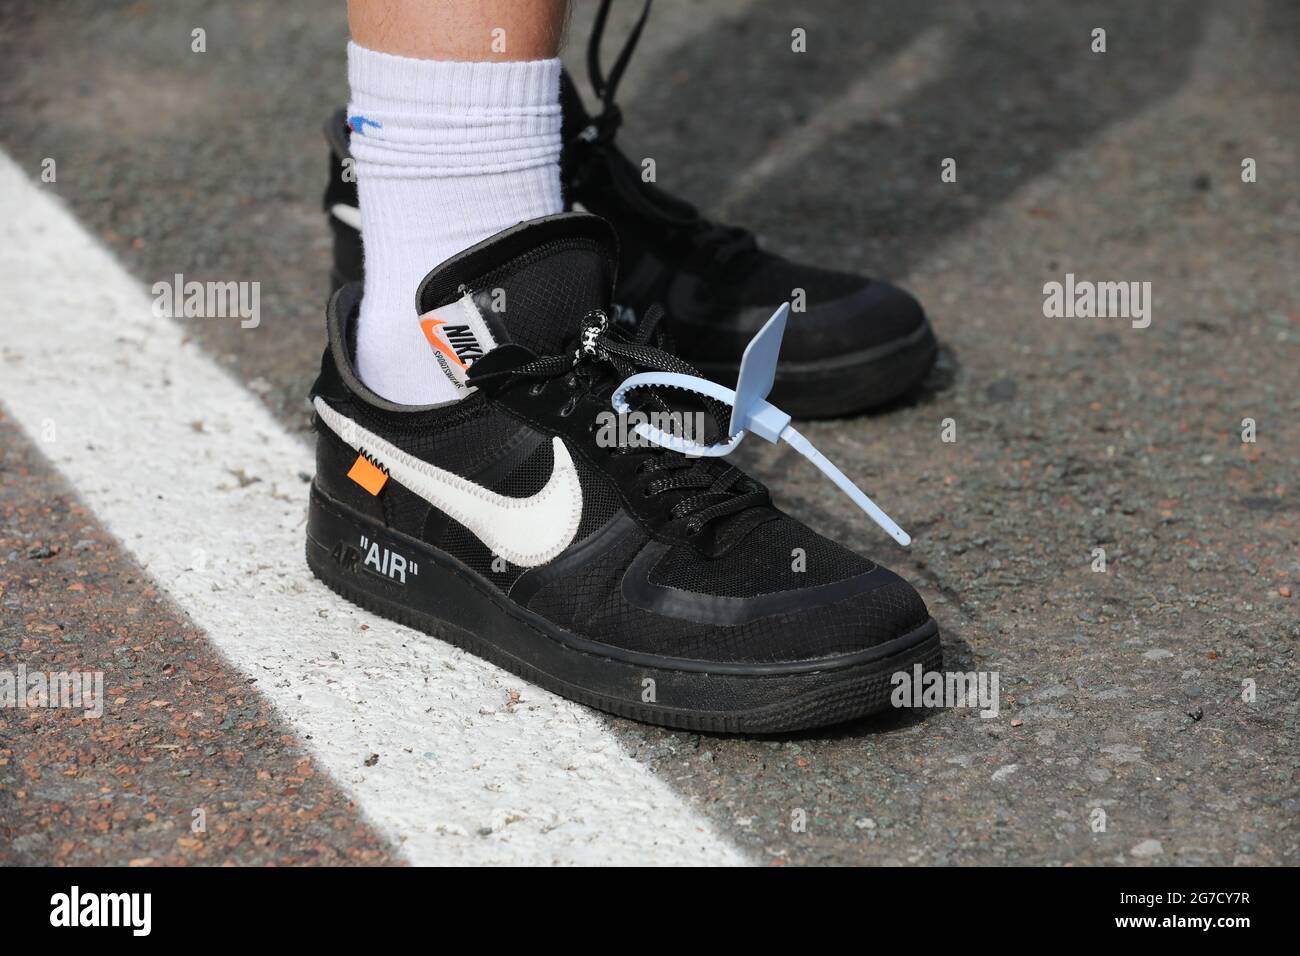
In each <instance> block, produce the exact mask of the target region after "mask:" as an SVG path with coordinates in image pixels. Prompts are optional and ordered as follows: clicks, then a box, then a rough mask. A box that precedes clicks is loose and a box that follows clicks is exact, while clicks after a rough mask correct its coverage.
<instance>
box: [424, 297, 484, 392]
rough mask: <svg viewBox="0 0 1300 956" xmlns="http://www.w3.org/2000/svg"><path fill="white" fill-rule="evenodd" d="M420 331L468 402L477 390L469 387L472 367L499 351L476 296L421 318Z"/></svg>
mask: <svg viewBox="0 0 1300 956" xmlns="http://www.w3.org/2000/svg"><path fill="white" fill-rule="evenodd" d="M420 330H421V331H422V332H424V337H425V338H426V339H427V340H428V342H429V345H430V346H431V347H432V348H433V357H434V358H435V359H436V360H437V362H438V367H439V368H441V369H442V371H443V374H444V375H446V376H447V379H448V380H449V381H450V382H451V383H452V385H454V386H456V391H457V392H459V393H460V396H461V397H462V398H464V397H465V396H466V395H468V394H469V393H470V392H472V391H474V387H473V386H472V385H469V384H467V383H466V379H467V377H468V376H469V369H470V366H471V365H473V364H474V362H475V361H477V360H478V359H480V358H482V357H483V356H484V355H486V354H487V353H488V352H490V351H492V350H493V349H494V348H496V347H497V341H496V339H495V338H494V337H493V335H492V330H491V329H489V328H488V325H487V322H486V321H484V319H483V315H482V313H480V312H479V310H478V306H477V305H475V304H474V296H473V295H471V294H468V293H467V294H466V295H464V296H462V297H461V298H459V299H457V300H456V301H455V302H451V303H448V304H447V305H442V306H439V307H438V308H436V309H433V310H432V311H429V312H426V313H424V315H422V316H420Z"/></svg>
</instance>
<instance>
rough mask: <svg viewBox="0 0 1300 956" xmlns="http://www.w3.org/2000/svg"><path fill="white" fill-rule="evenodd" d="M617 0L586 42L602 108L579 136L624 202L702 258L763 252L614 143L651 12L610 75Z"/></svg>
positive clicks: (604, 9) (602, 11) (608, 0)
mask: <svg viewBox="0 0 1300 956" xmlns="http://www.w3.org/2000/svg"><path fill="white" fill-rule="evenodd" d="M612 4H613V0H602V2H601V4H600V7H599V8H598V9H597V11H596V20H595V23H593V24H592V28H591V39H590V40H589V41H588V43H587V75H588V77H589V78H590V80H591V86H592V89H593V90H594V91H595V93H596V96H597V97H598V98H599V100H600V112H599V113H598V114H597V115H595V116H593V117H592V118H591V121H590V122H589V123H588V125H587V126H586V127H585V128H584V129H583V130H582V131H581V132H580V133H579V134H578V138H579V139H580V140H582V141H583V142H585V143H586V144H588V145H589V147H590V148H591V151H592V152H593V153H594V154H595V155H597V156H599V157H600V158H601V159H602V160H604V165H605V168H606V170H607V172H608V180H609V182H610V185H611V186H612V187H613V189H614V191H615V192H616V193H617V194H618V196H619V197H620V198H621V199H622V201H623V202H624V204H625V205H626V206H627V207H628V208H630V209H632V210H634V211H635V212H636V213H637V214H638V215H639V216H641V217H642V218H643V219H645V220H648V221H650V222H653V223H656V224H658V225H660V226H661V227H664V228H666V229H667V230H669V231H672V232H681V233H684V234H686V235H688V236H689V240H690V243H691V245H692V246H693V247H694V248H695V249H697V250H699V254H700V255H701V256H702V257H707V258H708V259H711V260H712V261H714V262H716V263H718V264H719V265H720V266H723V267H725V266H726V265H728V264H729V263H731V262H733V261H737V260H752V257H753V256H754V255H755V254H756V253H757V251H758V243H757V242H756V241H755V239H754V237H753V235H752V234H751V233H750V232H749V231H748V230H745V229H741V228H739V227H736V226H724V225H719V224H717V223H713V222H710V221H708V220H706V219H705V218H704V217H702V216H701V215H700V214H699V211H698V210H697V209H696V208H695V207H694V206H692V205H691V204H690V203H688V202H684V201H683V200H680V199H677V198H676V197H673V196H669V195H667V194H666V193H664V192H662V191H661V190H659V189H656V188H654V187H653V186H651V185H650V184H648V183H646V182H644V181H643V180H642V179H641V175H640V170H639V169H638V168H637V166H636V165H635V164H633V163H632V162H630V161H629V160H628V159H627V157H625V156H623V155H622V153H620V152H619V151H618V150H617V148H615V147H614V145H613V144H614V136H615V134H616V133H617V132H618V128H619V126H620V125H622V122H623V113H622V111H621V110H620V109H619V107H618V104H617V103H616V102H614V97H615V94H616V93H617V92H618V86H619V83H620V82H621V81H622V79H623V74H624V72H625V71H626V70H627V66H628V63H629V62H630V61H631V59H632V53H633V52H634V51H635V50H636V46H637V42H638V41H639V40H640V39H641V31H642V30H643V29H644V27H645V24H646V21H647V20H648V19H649V16H650V4H651V0H646V2H645V4H644V5H643V6H642V8H641V15H640V16H639V17H637V20H636V23H635V24H634V25H633V27H632V30H631V32H630V33H629V34H628V36H627V39H626V40H624V41H623V46H622V48H621V49H620V50H619V53H618V56H617V57H616V58H615V60H614V66H613V68H612V69H611V70H610V72H609V75H608V76H606V75H605V74H604V72H603V71H602V68H601V62H600V47H601V42H602V40H603V39H604V37H605V26H606V23H607V22H608V19H609V9H610V7H611V6H612Z"/></svg>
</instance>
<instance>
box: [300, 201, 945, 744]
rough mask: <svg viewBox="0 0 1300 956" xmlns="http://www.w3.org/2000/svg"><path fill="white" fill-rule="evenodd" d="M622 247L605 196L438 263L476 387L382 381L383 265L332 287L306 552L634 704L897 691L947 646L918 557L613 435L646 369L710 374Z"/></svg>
mask: <svg viewBox="0 0 1300 956" xmlns="http://www.w3.org/2000/svg"><path fill="white" fill-rule="evenodd" d="M615 248H616V246H615V240H614V236H613V234H612V232H611V230H610V227H609V225H608V224H607V223H605V222H604V221H603V220H601V219H599V218H597V217H594V216H589V215H585V214H582V213H563V214H560V215H557V216H552V217H548V218H544V219H538V220H534V221H532V222H527V223H523V224H521V225H519V226H516V227H514V228H512V229H509V230H507V231H505V232H503V233H500V234H499V235H497V236H495V237H493V238H491V239H489V240H487V241H485V242H483V243H480V244H479V245H477V246H475V247H473V248H471V249H469V250H467V251H465V252H463V253H461V254H460V255H458V256H456V257H454V258H453V259H451V260H449V261H448V262H446V263H444V264H443V265H441V266H439V267H438V268H436V269H435V270H434V271H433V272H431V273H429V275H428V276H427V277H426V278H425V280H424V281H423V283H421V285H420V289H419V292H418V295H417V309H418V311H419V314H420V316H421V321H422V325H423V326H424V329H425V332H426V335H427V336H428V337H429V341H430V347H431V348H434V349H436V350H437V352H438V357H439V360H440V363H441V366H442V369H443V372H444V373H445V374H447V375H448V376H449V378H450V379H451V380H452V382H453V383H454V384H455V385H456V387H457V388H458V389H460V390H461V392H462V394H463V397H462V398H460V399H459V400H457V401H453V402H449V403H444V404H440V405H430V406H421V407H408V406H400V405H395V404H393V403H391V402H388V401H385V400H384V399H383V398H381V397H379V396H378V395H376V394H375V393H373V392H371V391H370V390H369V389H367V388H366V387H365V385H363V384H362V383H361V382H360V380H359V379H358V378H357V375H356V373H355V371H354V370H353V364H352V355H353V347H354V343H355V322H356V317H357V314H358V306H359V302H360V296H361V289H360V286H359V285H357V284H355V283H353V284H348V285H345V286H344V287H343V288H341V289H340V290H339V291H338V292H337V293H335V295H334V296H333V298H332V300H331V302H330V306H329V314H328V331H329V345H328V347H327V348H326V351H325V355H324V358H323V360H322V363H321V374H320V377H319V379H318V380H317V382H316V384H315V386H314V388H313V390H312V398H313V402H314V405H315V409H316V415H315V426H316V429H317V431H318V433H319V438H318V444H317V459H316V477H315V480H314V481H313V483H312V488H311V503H310V509H309V514H308V521H307V562H308V564H309V565H310V566H311V568H312V570H313V571H314V572H315V573H316V575H317V576H318V577H320V578H321V580H323V581H324V582H325V583H326V584H328V585H329V586H330V587H331V588H333V589H334V590H335V591H337V592H338V593H340V594H341V595H343V596H344V597H346V598H348V599H349V600H351V601H353V602H355V603H357V604H360V605H361V606H363V607H366V608H368V609H370V610H372V611H375V612H376V613H379V614H382V615H384V616H386V617H389V618H392V619H394V620H396V621H399V622H401V623H404V624H407V625H409V626H411V627H416V628H419V629H421V630H424V631H427V632H428V633H430V634H434V635H436V636H438V637H440V638H443V639H445V640H448V641H450V642H452V643H454V644H456V645H458V646H460V647H462V648H465V649H466V650H469V651H471V652H473V653H475V654H477V655H479V656H481V657H484V658H486V659H487V660H489V661H492V662H493V663H495V664H497V665H499V666H501V667H504V668H506V669H507V670H510V671H512V672H513V673H515V674H518V675H519V676H521V677H523V678H525V679H527V680H529V681H532V682H533V683H535V684H538V685H540V686H542V687H544V688H547V689H548V690H551V691H554V692H555V693H557V694H561V695H563V696H565V697H569V698H571V699H573V700H576V701H580V702H582V703H584V704H588V705H590V706H592V707H596V708H599V709H601V710H606V711H610V712H612V713H615V714H621V715H623V716H626V717H632V718H635V719H637V720H643V721H648V722H651V723H658V724H665V725H668V726H672V727H681V728H686V729H691V730H697V731H719V732H768V731H788V730H796V729H800V728H808V727H815V726H821V725H825V724H831V723H836V722H839V721H844V720H848V719H850V718H854V717H857V716H860V715H863V714H868V713H871V712H873V711H878V710H881V709H882V708H885V707H887V706H888V703H889V696H890V691H891V680H890V678H891V675H893V674H895V673H896V672H899V671H908V672H910V671H911V670H912V668H913V666H914V665H917V664H920V665H921V666H922V667H923V668H924V669H926V670H932V669H935V668H937V667H938V666H939V662H940V650H939V636H938V628H937V626H936V624H935V622H934V621H933V620H932V619H931V617H930V615H929V613H928V611H927V610H926V607H925V603H924V602H923V601H922V600H921V598H920V596H919V595H918V594H917V593H916V591H915V590H913V588H912V587H911V586H910V585H909V584H908V583H907V582H906V581H904V580H903V579H902V578H900V577H898V576H897V575H896V574H894V573H893V572H891V571H889V570H887V569H885V568H883V567H881V566H879V565H877V564H875V563H873V562H872V561H869V560H868V559H866V558H864V557H860V556H859V555H858V554H856V553H854V552H853V551H851V550H849V549H847V548H845V547H842V546H841V545H839V544H836V543H835V542H833V541H830V540H828V539H826V538H824V537H822V536H821V535H819V534H817V533H815V532H813V531H811V530H809V529H808V528H807V527H805V526H804V525H803V524H801V523H800V522H798V521H796V520H794V519H793V518H791V517H789V516H787V515H785V514H784V513H782V512H781V511H779V510H777V509H776V508H775V507H774V506H773V505H772V503H771V501H770V499H769V496H768V492H767V490H766V489H765V488H764V487H763V486H762V485H761V484H759V483H758V482H757V481H755V480H753V479H752V478H749V477H748V476H746V475H745V474H744V473H743V472H741V471H740V470H739V469H737V468H735V467H733V466H730V465H728V464H726V463H725V462H723V461H721V460H720V459H717V458H693V457H687V456H685V455H682V454H679V453H677V452H675V451H669V450H667V449H664V448H661V447H659V446H656V445H649V444H646V443H638V442H635V441H622V442H617V441H610V440H609V436H610V435H611V434H618V432H617V430H611V429H610V428H608V427H607V426H608V425H609V424H610V416H612V415H613V412H612V409H611V404H610V400H611V393H612V392H613V390H614V389H615V387H616V386H618V384H619V383H620V382H622V381H623V379H624V378H626V377H627V376H628V375H631V374H634V373H636V372H640V371H675V372H681V373H685V374H695V373H694V370H693V369H692V368H691V367H690V366H689V365H687V364H686V363H685V362H683V361H682V360H680V359H679V358H677V357H675V356H674V355H672V354H671V353H670V352H667V351H665V350H664V349H663V348H661V347H658V345H656V344H655V343H656V342H657V343H659V344H660V345H662V344H664V343H665V341H666V340H665V339H664V337H663V336H661V335H659V330H658V329H657V322H658V319H659V315H660V313H659V312H658V310H655V309H651V310H649V311H648V313H647V314H646V315H645V316H643V317H642V319H641V320H640V322H639V324H638V325H637V326H636V328H635V329H627V328H624V327H621V326H619V325H617V324H616V323H612V322H609V321H608V319H607V318H606V315H607V313H608V310H609V309H610V308H611V306H610V302H611V296H612V292H613V283H614V275H615V269H616V252H615ZM503 303H504V305H505V308H504V309H501V310H500V311H498V309H499V307H500V306H501V305H502V304H503ZM642 392H643V393H644V399H643V401H645V402H655V401H660V398H659V396H657V395H656V394H655V392H654V391H652V390H642ZM721 407H722V408H723V409H725V408H726V406H721ZM713 411H714V412H715V414H714V418H716V417H717V414H716V412H717V410H716V409H714V410H713ZM614 417H615V418H617V416H614Z"/></svg>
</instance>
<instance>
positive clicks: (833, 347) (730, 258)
mask: <svg viewBox="0 0 1300 956" xmlns="http://www.w3.org/2000/svg"><path fill="white" fill-rule="evenodd" d="M608 7H609V3H608V0H606V2H604V3H602V4H601V7H600V9H599V12H598V13H597V18H596V25H595V27H594V29H593V31H592V36H591V42H590V46H589V49H588V63H589V66H590V73H591V83H592V87H593V88H594V89H595V90H596V93H597V95H598V96H599V97H600V98H601V110H600V113H599V114H598V115H595V116H592V115H589V114H588V112H587V110H586V108H585V107H584V106H583V104H582V100H581V98H580V97H579V95H578V92H577V89H576V88H575V87H574V84H573V81H572V80H571V79H570V78H569V76H568V74H567V73H565V74H562V76H561V80H560V99H561V106H562V110H563V117H564V121H563V122H564V125H563V135H564V148H563V152H562V155H561V170H562V175H563V183H564V189H565V196H566V201H567V202H568V203H569V204H570V206H572V207H574V208H583V209H585V210H587V211H589V212H593V213H595V214H596V215H599V216H602V217H603V218H605V219H608V220H609V221H610V222H611V223H613V225H614V229H615V232H616V233H617V235H618V239H619V251H620V261H619V272H618V288H617V290H616V292H615V302H617V303H618V306H619V314H620V315H621V316H631V317H633V318H634V317H635V316H638V315H641V314H644V312H645V310H646V309H648V308H649V307H650V306H651V304H652V303H662V304H663V306H664V308H665V309H666V310H667V313H668V324H669V328H670V330H671V332H672V335H673V339H674V341H675V342H676V343H677V350H678V352H679V353H680V355H681V357H682V358H684V359H686V360H687V361H689V362H690V363H692V364H693V365H695V366H696V367H697V368H699V369H700V370H701V371H702V372H703V373H704V374H705V376H706V377H707V378H710V379H712V380H714V381H716V382H720V383H722V384H724V385H733V384H734V383H735V379H736V372H737V369H738V367H739V362H740V357H741V354H742V352H743V351H744V348H745V345H746V344H747V343H748V342H749V340H750V339H751V338H752V337H753V335H754V333H755V332H757V331H758V329H759V328H760V327H761V326H762V324H763V323H764V322H765V321H766V320H767V318H768V317H769V316H770V315H771V314H772V312H773V310H774V309H775V308H776V307H777V306H778V305H780V304H781V303H782V302H785V301H787V300H790V299H794V300H795V311H793V312H792V314H791V316H790V324H789V328H788V332H787V335H786V342H785V348H784V350H783V359H782V362H781V367H780V368H779V369H778V371H777V378H776V384H775V387H774V388H773V391H772V396H773V401H774V402H775V404H777V405H779V406H780V407H781V408H784V409H785V410H786V411H788V412H790V413H791V414H793V415H796V416H801V417H824V416H833V415H845V414H850V413H853V412H858V411H862V410H864V409H869V408H873V407H876V406H879V405H882V404H885V403H887V402H890V401H892V400H894V399H896V398H898V397H899V396H901V395H903V394H905V393H906V392H908V391H909V390H911V389H913V388H914V387H915V386H916V385H918V384H919V383H920V382H921V380H922V379H924V378H925V376H926V373H927V372H929V370H930V368H931V366H933V365H934V361H935V358H936V356H937V354H938V347H937V343H936V342H935V337H934V333H933V331H932V330H931V328H930V323H929V321H928V320H927V319H926V316H925V312H924V311H923V310H922V308H921V306H920V304H919V303H918V302H917V301H916V299H914V298H913V297H912V296H911V295H909V294H908V293H907V292H905V291H904V290H902V289H900V288H899V287H898V286H895V285H892V284H891V283H888V282H885V281H882V280H879V279H869V278H866V277H865V276H860V275H854V274H852V273H848V272H840V271H836V270H831V269H823V268H820V267H818V266H812V265H807V264H804V263H798V262H791V261H790V260H788V259H785V258H782V257H781V256H778V255H774V254H773V253H771V252H769V251H767V250H765V249H763V248H762V247H761V246H759V244H758V243H757V242H756V241H755V239H754V236H753V235H752V234H751V233H749V232H748V231H746V230H744V229H741V228H739V227H736V226H729V225H722V224H719V223H715V222H712V221H710V220H708V219H705V218H704V217H703V216H701V215H700V214H699V212H698V211H696V209H695V207H694V206H692V205H691V204H690V203H687V202H685V201H684V200H682V199H679V198H677V197H675V196H672V195H670V194H669V193H667V192H665V191H664V190H662V189H659V188H658V187H657V186H655V185H654V184H653V183H647V182H643V181H642V178H641V170H640V168H639V167H638V166H637V165H635V164H634V163H632V162H631V161H630V160H629V159H628V158H627V157H626V156H625V155H624V154H623V153H622V151H620V150H619V148H618V147H617V145H616V144H615V142H614V138H615V134H616V132H617V130H618V127H619V123H620V120H621V116H622V114H621V113H620V111H619V108H618V106H617V105H616V104H615V102H614V94H615V92H616V90H617V87H618V81H619V79H620V78H621V76H622V74H623V71H624V69H625V68H626V66H627V63H628V60H629V58H630V56H631V53H632V50H633V48H634V47H635V45H636V40H637V38H638V36H639V35H640V31H641V27H642V26H643V25H644V23H645V16H646V13H647V12H648V10H649V4H648V3H647V4H646V7H645V11H644V12H643V13H642V17H641V19H640V20H639V21H638V23H637V26H636V28H635V29H634V30H633V32H632V33H631V35H630V36H629V38H628V42H627V43H626V44H625V46H624V48H623V50H622V51H621V52H620V54H619V57H618V60H617V61H616V63H615V65H614V67H613V69H612V70H611V73H610V76H609V77H608V78H606V77H605V76H604V75H603V73H602V70H601V67H600V57H599V47H600V40H601V36H602V34H603V32H604V25H605V17H606V13H607V12H608ZM326 136H327V138H328V139H329V142H330V145H331V148H332V155H331V159H330V185H329V187H328V188H327V190H326V193H325V208H326V211H327V212H329V213H330V219H331V227H332V229H333V232H334V271H333V282H334V285H335V287H337V286H338V285H340V284H342V283H343V282H346V281H352V280H356V279H359V278H360V277H361V233H360V222H361V219H360V215H359V212H358V210H357V195H356V184H355V182H349V181H348V177H345V176H343V175H342V174H341V170H342V168H343V167H342V164H343V161H344V159H345V158H346V157H347V156H348V143H349V138H350V131H349V129H348V124H347V116H346V114H345V113H344V112H343V111H339V112H338V113H337V114H335V115H334V116H333V117H332V118H331V119H330V121H329V122H328V124H327V125H326Z"/></svg>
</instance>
